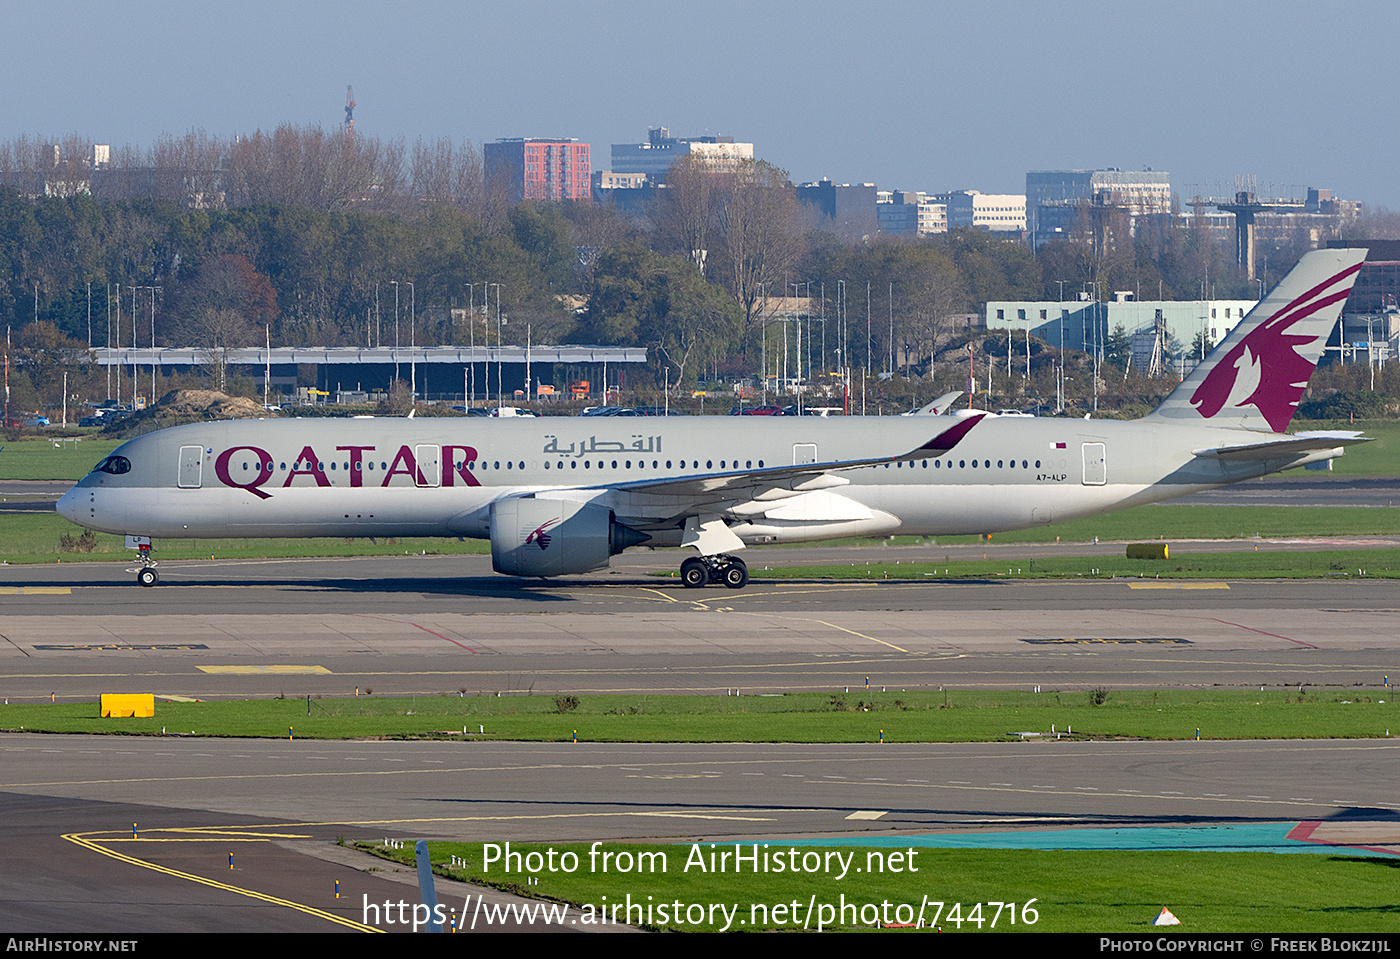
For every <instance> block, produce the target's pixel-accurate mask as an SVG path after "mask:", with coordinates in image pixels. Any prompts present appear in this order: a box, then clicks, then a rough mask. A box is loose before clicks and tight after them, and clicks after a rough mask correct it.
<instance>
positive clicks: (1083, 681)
mask: <svg viewBox="0 0 1400 959" xmlns="http://www.w3.org/2000/svg"><path fill="white" fill-rule="evenodd" d="M878 550H879V548H878V547H877V548H875V550H874V551H878ZM756 552H757V551H756ZM772 552H773V553H775V554H776V553H781V554H782V555H783V556H785V557H793V556H795V554H796V553H797V552H798V551H772ZM638 557H639V560H638V561H636V564H635V565H634V564H633V563H631V562H629V564H628V565H624V566H621V567H620V568H617V569H614V570H612V571H609V572H605V573H599V574H594V575H591V576H585V577H576V578H571V579H568V580H565V581H562V582H558V583H552V584H547V585H540V584H535V583H529V582H517V581H513V580H509V579H505V578H503V577H497V576H494V575H492V574H491V573H489V572H488V571H487V570H488V569H489V559H488V558H486V557H480V556H468V557H422V556H420V557H398V558H392V559H388V560H385V559H364V560H297V561H242V562H220V561H215V562H212V563H211V562H208V561H205V562H188V563H185V562H182V563H171V564H167V565H163V566H162V567H161V570H162V585H161V586H159V587H157V588H155V589H141V588H139V587H136V586H135V585H133V584H131V583H130V581H129V578H128V576H127V574H125V573H124V572H122V567H121V566H114V565H112V564H72V565H70V564H63V565H62V566H61V567H25V568H20V567H8V568H5V569H4V570H3V579H0V584H2V585H3V586H4V587H5V590H4V592H3V593H2V594H0V636H3V639H0V650H3V652H2V653H0V692H3V694H4V695H5V696H7V697H10V698H11V700H12V701H15V700H19V701H26V700H27V701H35V700H39V699H45V700H46V699H48V698H50V697H52V698H54V699H57V700H59V701H64V700H67V701H76V700H88V701H91V700H93V699H95V698H96V696H97V694H98V693H100V692H104V691H120V690H132V689H141V690H146V691H153V692H156V693H157V694H160V695H182V696H193V697H198V698H215V697H235V696H240V697H241V696H265V695H275V694H277V693H279V692H284V693H285V694H286V695H289V696H291V695H301V694H303V693H319V694H325V695H348V694H350V693H351V692H352V691H353V689H354V688H355V687H356V686H360V687H366V686H372V687H373V688H374V690H375V695H381V694H406V693H433V692H443V691H456V690H462V689H465V690H469V691H503V692H517V693H519V692H524V691H531V692H534V693H535V694H546V693H548V694H555V693H558V692H575V693H588V692H593V691H655V692H712V691H716V690H722V689H726V688H734V687H738V688H740V689H742V690H743V691H746V692H765V691H781V690H790V689H829V688H833V687H837V686H842V685H846V684H851V685H856V684H859V683H861V682H862V681H863V680H864V679H865V678H866V677H869V678H870V679H871V681H872V683H873V684H879V685H888V686H890V687H898V688H937V687H938V686H940V685H943V686H955V687H956V686H962V687H1013V688H1014V687H1017V686H1024V685H1028V684H1031V683H1037V684H1041V685H1043V686H1046V687H1049V688H1064V689H1075V688H1084V687H1086V686H1092V685H1107V686H1111V687H1119V688H1127V687H1133V686H1142V687H1146V686H1154V687H1155V686H1181V685H1227V686H1245V685H1255V684H1273V685H1282V684H1287V685H1292V684H1296V683H1306V684H1309V685H1315V686H1316V685H1336V686H1353V685H1362V686H1367V687H1371V688H1374V687H1377V686H1378V685H1379V684H1380V681H1381V677H1382V676H1384V675H1387V674H1388V675H1390V676H1391V677H1396V676H1400V668H1397V667H1400V662H1397V660H1400V656H1398V655H1397V649H1396V646H1397V644H1396V641H1395V637H1396V636H1397V635H1400V586H1397V585H1396V584H1395V583H1394V582H1393V581H1383V580H1365V579H1346V580H1338V581H1300V582H1244V581H1227V582H1206V583H1196V582H1189V583H1180V582H1177V583H1170V584H1164V583H1158V582H1154V581H1140V580H1122V581H1030V582H1025V581H1022V582H978V583H959V584H953V583H941V582H894V581H891V582H888V583H886V582H878V583H854V584H830V583H810V582H755V583H753V584H751V585H750V586H749V587H748V588H747V589H745V590H741V591H730V590H724V589H720V588H711V589H707V590H700V591H690V590H685V589H683V588H681V587H680V586H679V585H678V584H676V583H674V582H671V581H668V580H666V579H659V578H657V577H655V576H652V575H649V574H650V572H651V570H652V569H661V568H669V566H670V565H671V563H670V559H671V557H670V556H668V555H665V554H645V553H643V554H638ZM630 558H631V554H629V559H630ZM646 560H649V561H650V562H649V563H648V562H646ZM750 561H751V562H752V561H753V557H752V556H750ZM794 561H796V562H801V561H803V560H802V559H800V558H799V559H795V560H794ZM1144 586H1146V587H1149V588H1143V587H1144ZM1397 726H1398V727H1400V723H1397ZM1397 759H1400V740H1396V739H1378V740H1366V741H1354V742H1316V741H1286V742H1200V743H1197V742H1164V743H1139V742H1080V743H1073V742H1031V743H1020V742H1017V743H992V744H974V745H909V744H905V745H885V746H878V745H867V746H800V745H782V744H775V745H746V744H716V745H680V744H671V745H665V744H663V745H636V746H627V745H597V744H578V745H568V744H518V743H487V742H480V743H468V744H464V743H406V742H330V743H327V742H309V741H308V742H286V741H272V740H206V739H189V738H174V737H170V738H159V739H147V738H135V737H79V736H33V735H26V734H17V733H11V734H7V735H4V736H0V770H3V773H0V780H3V781H0V815H2V816H3V822H4V825H3V826H0V831H3V834H4V836H5V837H6V839H7V840H9V843H8V845H9V847H10V848H14V849H20V850H23V852H22V853H19V854H17V856H16V858H15V866H14V868H13V869H11V870H7V872H6V875H5V876H4V877H0V923H4V925H5V927H6V928H10V929H15V930H34V931H55V930H57V929H64V928H67V929H73V928H77V926H76V925H74V924H73V923H72V922H71V921H70V920H69V919H68V918H67V917H71V916H75V915H82V916H84V917H96V926H94V925H93V923H92V922H87V920H86V919H85V920H84V921H85V922H87V926H86V927H87V928H94V927H96V928H103V929H112V930H151V929H183V928H191V929H192V928H200V929H206V930H211V931H212V930H225V929H226V930H253V929H257V930H274V929H276V930H280V929H299V930H329V929H332V928H334V929H342V930H352V929H354V928H355V923H356V922H357V921H358V918H357V916H356V915H355V914H354V910H353V909H347V907H346V904H345V903H338V901H337V900H334V898H333V897H332V894H331V892H330V891H329V890H331V889H333V887H334V882H335V880H336V879H337V878H339V879H341V880H342V889H343V890H347V891H348V890H354V891H355V894H356V895H363V896H372V897H377V898H378V899H379V900H382V899H384V898H386V897H389V898H400V897H403V896H407V897H408V898H410V899H412V897H413V891H412V890H411V889H409V890H407V891H403V890H399V889H394V890H393V891H392V892H384V891H383V890H384V888H385V886H386V883H385V877H384V876H383V875H381V874H370V873H365V872H363V871H362V869H363V866H361V867H360V868H358V869H357V868H356V867H355V866H353V865H346V864H344V863H337V862H333V861H326V860H324V859H321V858H315V857H312V856H309V855H306V854H305V853H306V852H307V851H309V850H314V851H316V852H318V853H319V854H326V853H327V852H334V851H335V850H336V848H337V847H335V846H334V845H333V841H334V839H335V838H336V837H337V836H346V837H347V838H377V837H383V836H389V837H397V838H401V839H403V840H405V841H411V840H413V839H416V838H424V837H427V838H454V839H459V840H463V841H470V842H486V841H492V842H494V841H504V840H508V839H509V840H525V839H536V840H547V841H565V840H573V839H577V840H585V839H587V840H593V839H617V840H632V839H659V840H667V841H669V840H675V841H698V840H701V839H704V840H722V839H736V838H747V839H783V838H790V839H798V838H807V839H810V838H822V837H826V838H840V837H844V836H849V835H852V834H858V833H864V832H869V831H872V830H873V831H877V832H879V833H881V834H884V835H890V834H891V830H893V831H894V834H899V833H909V834H915V833H918V832H928V831H947V830H961V829H989V830H1006V829H1024V828H1032V829H1044V828H1049V827H1064V826H1084V825H1088V826H1105V825H1111V826H1114V827H1115V828H1128V827H1132V826H1135V825H1149V824H1150V825H1173V824H1182V823H1188V824H1189V823H1201V822H1229V823H1263V822H1278V821H1299V822H1302V821H1307V822H1309V823H1316V824H1319V825H1317V826H1316V829H1317V830H1320V831H1321V832H1319V833H1318V835H1325V836H1330V837H1331V838H1330V839H1328V840H1326V841H1330V842H1336V843H1338V844H1339V845H1343V846H1357V847H1360V846H1365V847H1366V848H1375V849H1380V850H1382V851H1384V850H1387V849H1392V848H1394V844H1395V843H1396V842H1397V839H1400V836H1397V826H1396V824H1397V821H1400V805H1397V800H1396V799H1395V790H1394V776H1393V772H1392V770H1393V769H1394V767H1395V762H1396V760H1397ZM565 784H567V785H565ZM852 817H854V818H852ZM132 822H136V823H139V824H140V826H139V829H140V830H141V831H142V832H143V833H145V834H146V837H147V838H138V839H137V840H135V841H134V842H133V841H131V840H130V838H129V834H130V829H131V823H132ZM1309 828H1312V827H1309ZM157 830H169V831H162V832H157ZM211 830H217V832H211ZM1329 830H1330V832H1329ZM78 834H84V835H83V836H78ZM65 836H74V837H76V838H75V839H65V838H63V837H65ZM214 836H217V837H218V838H211V837H214ZM124 837H125V838H124ZM234 837H237V838H236V845H235V838H234ZM157 838H161V839H164V840H167V841H164V842H160V843H157V842H156V839H157ZM78 840H81V841H82V843H83V844H80V842H79V841H78ZM104 850H105V852H104ZM230 852H233V853H234V856H235V860H234V861H235V869H234V870H229V869H228V866H227V863H228V855H229V853H230ZM112 854H120V855H123V856H126V857H127V858H126V859H123V860H117V859H113V858H112ZM340 854H341V855H345V854H344V853H343V852H341V853H340ZM351 861H352V862H353V859H352V860H351ZM229 873H232V874H233V875H232V878H230V876H229V875H228V874H229ZM191 877H193V878H191ZM205 880H207V881H209V882H216V883H219V884H220V885H209V884H207V883H206V882H205ZM225 887H232V888H225ZM34 889H43V890H45V892H44V898H43V900H42V901H41V902H38V903H35V902H33V901H32V900H33V898H34V892H33V890H34ZM254 893H256V894H257V895H261V896H266V897H270V898H271V900H275V901H269V900H268V899H260V898H256V897H255V896H254V895H253V894H254ZM354 901H355V902H356V903H358V902H360V899H358V898H357V899H355V900H354ZM342 920H349V921H350V924H348V925H347V924H345V922H343V921H342Z"/></svg>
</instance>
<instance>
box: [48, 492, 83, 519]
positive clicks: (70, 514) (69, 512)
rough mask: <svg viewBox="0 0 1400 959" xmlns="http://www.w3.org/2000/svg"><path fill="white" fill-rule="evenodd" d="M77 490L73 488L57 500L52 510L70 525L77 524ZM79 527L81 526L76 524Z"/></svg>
mask: <svg viewBox="0 0 1400 959" xmlns="http://www.w3.org/2000/svg"><path fill="white" fill-rule="evenodd" d="M78 495H79V494H78V488H77V487H76V486H75V487H73V488H72V489H70V490H69V491H68V492H66V493H64V494H63V495H62V496H60V497H59V498H58V502H57V503H55V504H54V509H55V510H57V511H58V515H59V516H62V517H63V518H64V519H66V520H67V521H68V522H70V523H75V524H77V523H78ZM78 525H81V524H78Z"/></svg>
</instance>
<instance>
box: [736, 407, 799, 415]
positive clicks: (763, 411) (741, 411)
mask: <svg viewBox="0 0 1400 959" xmlns="http://www.w3.org/2000/svg"><path fill="white" fill-rule="evenodd" d="M729 415H730V416H783V415H785V414H784V413H783V410H782V407H779V406H736V407H734V408H733V409H732V410H730V411H729Z"/></svg>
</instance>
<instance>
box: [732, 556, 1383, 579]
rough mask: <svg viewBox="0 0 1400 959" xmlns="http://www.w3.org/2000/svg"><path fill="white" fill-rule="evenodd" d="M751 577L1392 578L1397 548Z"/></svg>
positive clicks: (892, 565) (905, 566) (1070, 559)
mask: <svg viewBox="0 0 1400 959" xmlns="http://www.w3.org/2000/svg"><path fill="white" fill-rule="evenodd" d="M749 575H750V576H751V577H753V578H755V579H855V580H889V579H901V580H920V581H933V580H966V579H1066V578H1076V577H1078V578H1086V579H1112V578H1114V577H1139V578H1142V579H1151V580H1158V579H1161V580H1171V579H1226V578H1228V579H1318V578H1323V577H1335V578H1338V579H1341V578H1352V577H1362V578H1366V577H1369V578H1395V577H1397V576H1400V549H1354V550H1316V551H1313V550H1290V551H1273V552H1267V551H1260V552H1252V551H1250V552H1239V553H1182V554H1179V555H1178V554H1173V555H1172V556H1171V557H1170V558H1169V559H1165V560H1162V559H1127V558H1126V557H1125V556H1124V555H1122V554H1121V553H1120V554H1119V555H1117V556H1111V555H1110V556H1064V557H1059V556H1052V557H1040V558H1035V559H1029V558H1028V559H1013V558H1000V559H995V560H972V561H967V560H948V561H945V562H942V563H933V562H905V561H891V560H865V561H860V562H851V563H847V564H844V565H838V564H834V563H833V564H826V565H822V566H779V567H774V568H771V569H769V568H757V567H752V566H751V567H749Z"/></svg>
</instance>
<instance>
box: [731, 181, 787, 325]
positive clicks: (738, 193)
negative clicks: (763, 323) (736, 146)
mask: <svg viewBox="0 0 1400 959" xmlns="http://www.w3.org/2000/svg"><path fill="white" fill-rule="evenodd" d="M715 187H716V194H717V196H716V198H715V204H714V209H715V229H716V233H717V237H718V241H719V242H718V244H717V246H718V250H717V251H716V252H717V253H718V254H719V257H718V259H719V262H718V263H717V264H716V266H717V275H718V276H719V278H720V281H721V282H722V283H723V284H724V286H725V288H726V289H728V290H729V293H730V295H731V296H733V297H734V299H735V300H736V301H737V302H738V304H739V306H740V307H741V308H743V310H744V327H745V329H746V330H747V329H748V328H749V327H750V326H751V325H752V323H753V316H754V313H755V312H756V310H757V309H758V301H759V297H760V294H761V291H763V290H765V289H779V288H780V285H781V284H785V283H786V282H787V279H786V278H787V275H788V273H789V272H790V271H791V270H792V268H793V267H794V266H795V265H796V264H797V262H798V260H799V258H800V256H801V254H802V218H801V213H800V211H799V210H798V205H797V194H796V193H795V192H794V190H793V188H792V184H791V183H789V182H788V178H787V173H786V171H784V170H780V169H778V168H777V167H775V166H771V165H770V164H767V163H764V162H763V161H761V160H745V161H743V162H741V163H740V164H739V165H738V167H737V169H736V170H735V171H734V172H733V173H725V174H719V175H717V176H716V182H715Z"/></svg>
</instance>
